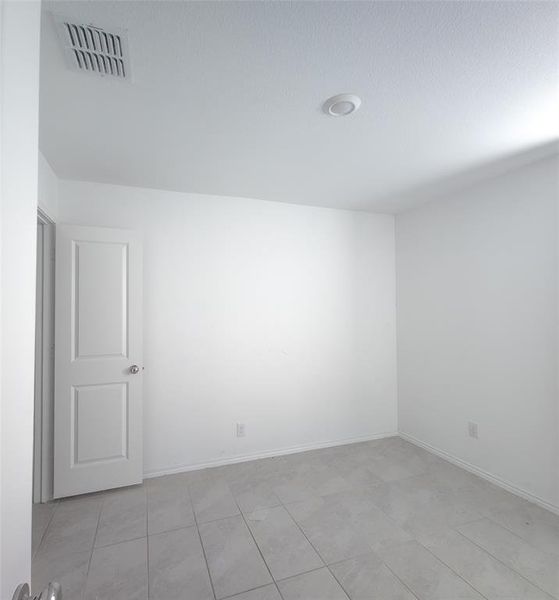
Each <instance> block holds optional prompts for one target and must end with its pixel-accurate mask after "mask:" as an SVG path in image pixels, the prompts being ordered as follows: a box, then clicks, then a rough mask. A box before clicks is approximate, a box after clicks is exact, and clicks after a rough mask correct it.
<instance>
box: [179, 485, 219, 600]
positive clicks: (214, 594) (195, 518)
mask: <svg viewBox="0 0 559 600" xmlns="http://www.w3.org/2000/svg"><path fill="white" fill-rule="evenodd" d="M185 485H186V492H187V494H188V499H189V500H190V505H191V506H192V516H193V517H194V525H195V527H196V533H197V534H198V540H199V542H200V548H202V555H203V557H204V562H205V563H206V571H207V573H208V581H209V582H210V588H211V590H212V594H213V597H214V600H217V595H216V593H215V588H214V582H213V579H212V574H211V573H210V565H209V564H208V557H207V555H206V549H205V548H204V542H203V541H202V534H201V533H200V526H199V524H198V518H197V516H196V511H195V510H194V502H192V495H191V493H190V483H189V482H188V479H187V481H186V482H185Z"/></svg>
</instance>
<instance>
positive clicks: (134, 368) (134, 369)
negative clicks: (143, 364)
mask: <svg viewBox="0 0 559 600" xmlns="http://www.w3.org/2000/svg"><path fill="white" fill-rule="evenodd" d="M139 372H140V367H139V366H138V365H132V366H131V367H130V373H132V375H137V374H138V373H139Z"/></svg>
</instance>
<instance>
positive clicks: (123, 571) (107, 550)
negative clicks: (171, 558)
mask: <svg viewBox="0 0 559 600" xmlns="http://www.w3.org/2000/svg"><path fill="white" fill-rule="evenodd" d="M147 598H148V569H147V540H146V538H143V539H139V540H132V541H130V542H122V543H120V544H115V545H113V546H106V547H103V548H96V549H95V550H94V551H93V556H92V557H91V566H90V567H89V574H88V576H87V582H86V586H85V594H84V600H147Z"/></svg>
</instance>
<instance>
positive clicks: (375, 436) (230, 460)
mask: <svg viewBox="0 0 559 600" xmlns="http://www.w3.org/2000/svg"><path fill="white" fill-rule="evenodd" d="M397 435H398V432H396V431H392V432H386V433H372V434H371V435H364V436H361V437H355V438H347V439H343V440H333V441H329V442H315V443H310V444H301V445H300V446H291V447H289V448H277V449H275V450H269V451H266V452H257V453H254V454H243V455H241V456H230V457H227V458H218V459H215V460H211V461H208V462H205V463H196V464H192V465H178V466H175V467H168V468H165V469H157V470H154V471H146V472H145V473H144V478H145V479H150V478H151V477H160V476H161V475H174V474H175V473H186V472H187V471H199V470H200V469H208V468H210V467H221V466H223V465H232V464H235V463H241V462H247V461H249V460H257V459H259V458H270V457H272V456H284V455H286V454H296V453H297V452H307V451H309V450H320V449H321V448H333V447H335V446H345V445H347V444H357V443H359V442H370V441H371V440H380V439H383V438H388V437H396V436H397Z"/></svg>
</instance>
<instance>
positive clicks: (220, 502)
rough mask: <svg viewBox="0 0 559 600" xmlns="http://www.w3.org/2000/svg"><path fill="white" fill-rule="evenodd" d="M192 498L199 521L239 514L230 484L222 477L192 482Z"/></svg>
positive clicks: (205, 521)
mask: <svg viewBox="0 0 559 600" xmlns="http://www.w3.org/2000/svg"><path fill="white" fill-rule="evenodd" d="M190 498H191V500H192V505H193V507H194V513H195V514H196V519H197V520H198V523H207V522H209V521H215V520H217V519H224V518H226V517H233V516H235V515H238V514H239V507H238V506H237V503H236V502H235V498H234V497H233V494H232V493H231V490H230V489H229V486H228V485H227V483H226V482H225V481H223V480H221V479H219V480H214V479H209V480H204V481H197V482H194V483H192V484H191V485H190Z"/></svg>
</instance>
